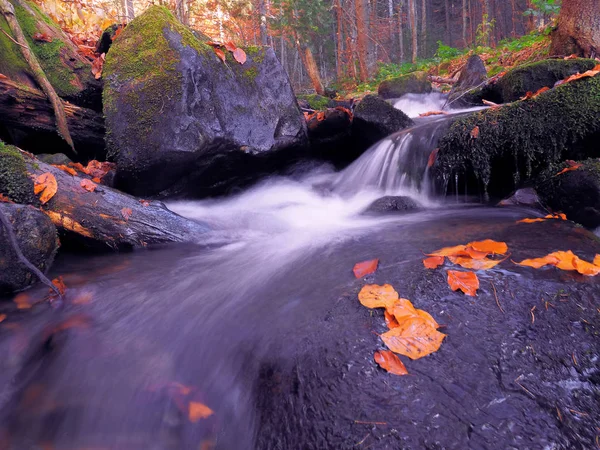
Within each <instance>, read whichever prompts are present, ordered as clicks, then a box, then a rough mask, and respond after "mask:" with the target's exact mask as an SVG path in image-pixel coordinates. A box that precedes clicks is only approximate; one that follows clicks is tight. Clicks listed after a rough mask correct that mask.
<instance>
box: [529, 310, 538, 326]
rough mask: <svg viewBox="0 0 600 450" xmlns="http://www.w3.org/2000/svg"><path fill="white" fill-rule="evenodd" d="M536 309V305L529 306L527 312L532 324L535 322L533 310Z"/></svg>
mask: <svg viewBox="0 0 600 450" xmlns="http://www.w3.org/2000/svg"><path fill="white" fill-rule="evenodd" d="M536 309H537V306H534V307H533V308H531V309H530V310H529V312H530V313H531V323H532V324H534V323H535V314H534V313H533V312H534V311H535V310H536Z"/></svg>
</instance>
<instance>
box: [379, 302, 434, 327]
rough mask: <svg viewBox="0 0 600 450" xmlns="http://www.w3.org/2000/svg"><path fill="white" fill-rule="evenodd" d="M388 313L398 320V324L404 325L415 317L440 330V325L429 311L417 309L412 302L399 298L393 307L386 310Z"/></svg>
mask: <svg viewBox="0 0 600 450" xmlns="http://www.w3.org/2000/svg"><path fill="white" fill-rule="evenodd" d="M386 312H388V313H389V314H391V315H393V316H394V317H395V318H396V321H397V322H398V324H402V323H403V322H404V321H406V320H411V319H413V318H415V317H418V318H420V319H423V320H425V321H426V322H427V323H428V324H429V325H431V326H432V327H433V328H436V329H437V328H439V325H438V323H437V322H436V321H435V319H434V318H433V317H432V316H431V314H429V313H428V312H427V311H423V310H422V309H416V308H415V307H414V306H413V304H412V303H411V301H410V300H407V299H405V298H399V299H398V300H396V302H394V304H393V305H392V306H388V307H387V308H386Z"/></svg>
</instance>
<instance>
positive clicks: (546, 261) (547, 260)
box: [515, 255, 558, 269]
mask: <svg viewBox="0 0 600 450" xmlns="http://www.w3.org/2000/svg"><path fill="white" fill-rule="evenodd" d="M515 264H517V265H519V266H526V267H533V268H534V269H539V268H540V267H544V266H548V265H550V266H555V265H556V264H558V258H556V257H555V256H551V255H546V256H544V257H543V258H532V259H524V260H523V261H521V262H515Z"/></svg>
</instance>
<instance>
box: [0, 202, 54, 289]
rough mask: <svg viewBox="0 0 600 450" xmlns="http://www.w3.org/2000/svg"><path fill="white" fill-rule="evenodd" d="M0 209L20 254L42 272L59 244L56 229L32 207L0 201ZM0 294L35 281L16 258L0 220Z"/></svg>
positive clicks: (48, 266)
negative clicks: (8, 224)
mask: <svg viewBox="0 0 600 450" xmlns="http://www.w3.org/2000/svg"><path fill="white" fill-rule="evenodd" d="M0 211H2V213H3V214H4V215H5V216H6V218H7V219H8V220H9V222H10V223H11V226H12V229H13V232H14V234H15V237H16V239H17V242H18V244H19V247H20V249H21V252H22V253H23V255H24V256H25V257H26V258H27V259H28V260H29V261H30V262H31V263H32V264H33V265H34V266H35V267H37V268H38V269H40V270H41V271H42V272H46V271H47V270H48V269H49V268H50V266H51V265H52V262H53V261H54V255H55V254H56V251H57V250H58V247H59V241H58V237H57V234H56V228H55V227H54V225H53V224H52V221H51V220H50V218H48V216H46V215H45V214H44V213H42V212H41V211H39V210H38V209H36V208H34V207H33V206H25V205H17V204H13V203H0ZM0 249H1V250H0V293H9V292H15V291H19V290H22V289H25V288H26V287H27V286H29V285H31V284H32V283H34V282H35V281H37V277H36V276H35V275H34V274H33V273H31V272H30V271H29V269H27V267H25V266H24V265H23V264H22V263H21V262H20V261H19V258H18V257H17V253H16V252H15V250H14V248H13V246H12V243H11V240H10V239H9V235H8V232H7V230H6V229H5V228H4V226H3V225H2V223H0Z"/></svg>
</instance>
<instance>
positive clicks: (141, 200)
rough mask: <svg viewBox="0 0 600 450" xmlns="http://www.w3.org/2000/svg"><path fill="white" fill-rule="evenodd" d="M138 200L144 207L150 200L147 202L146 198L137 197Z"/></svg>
mask: <svg viewBox="0 0 600 450" xmlns="http://www.w3.org/2000/svg"><path fill="white" fill-rule="evenodd" d="M138 201H139V202H140V203H141V204H142V206H143V207H144V208H146V207H148V206H150V202H149V201H148V200H144V199H139V200H138Z"/></svg>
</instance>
